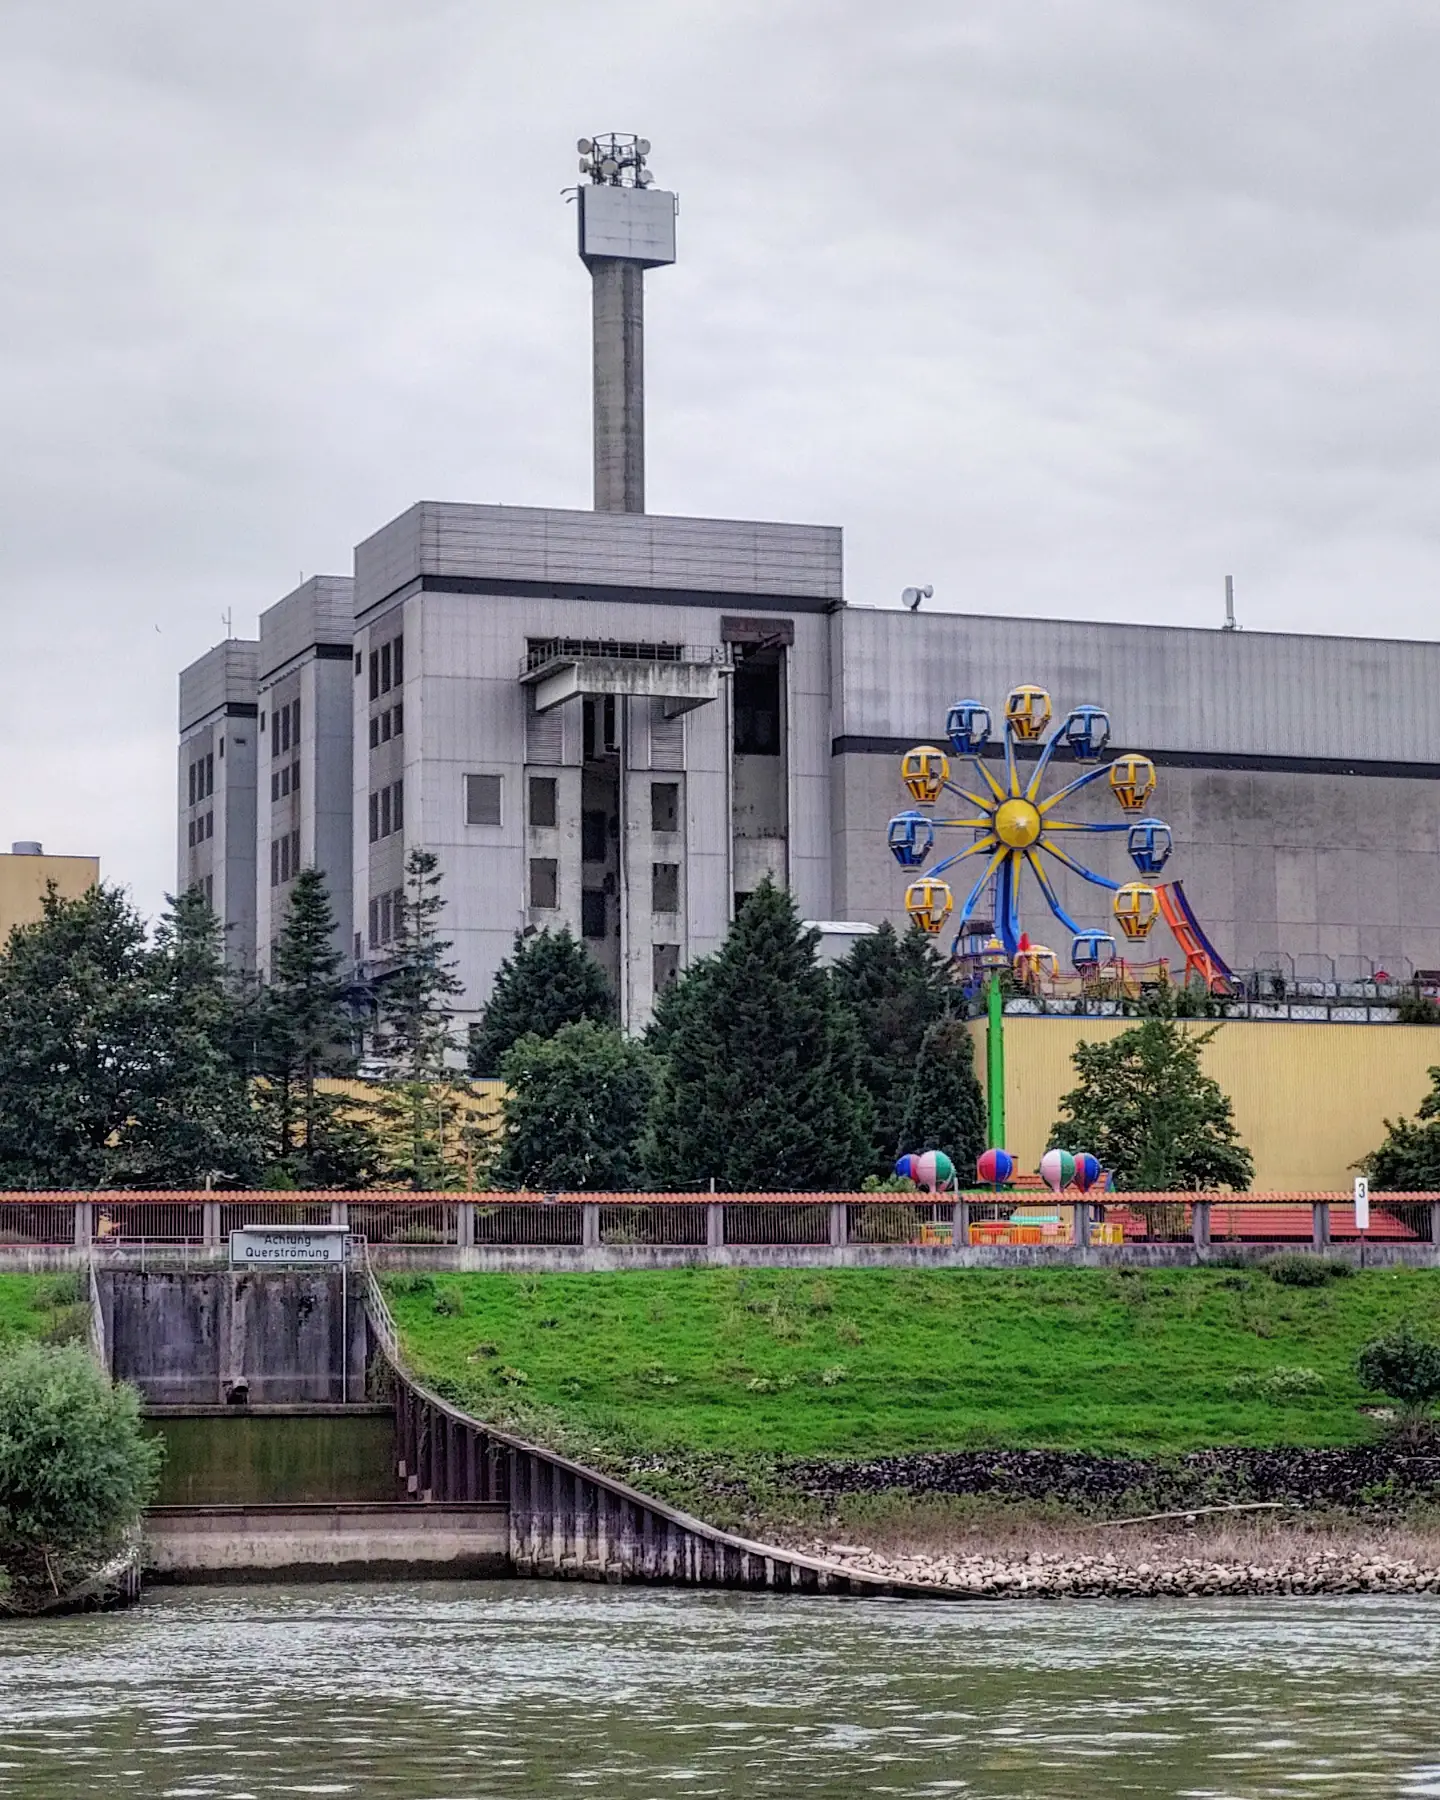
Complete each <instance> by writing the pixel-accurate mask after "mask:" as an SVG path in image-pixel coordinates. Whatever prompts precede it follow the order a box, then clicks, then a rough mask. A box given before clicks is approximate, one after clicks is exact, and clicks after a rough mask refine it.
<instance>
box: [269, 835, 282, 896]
mask: <svg viewBox="0 0 1440 1800" xmlns="http://www.w3.org/2000/svg"><path fill="white" fill-rule="evenodd" d="M270 885H271V887H279V885H280V840H279V838H271V840H270Z"/></svg>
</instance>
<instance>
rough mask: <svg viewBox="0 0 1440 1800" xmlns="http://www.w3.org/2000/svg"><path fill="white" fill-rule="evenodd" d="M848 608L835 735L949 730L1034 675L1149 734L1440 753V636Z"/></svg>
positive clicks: (1297, 752) (1170, 740)
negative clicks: (1435, 639)
mask: <svg viewBox="0 0 1440 1800" xmlns="http://www.w3.org/2000/svg"><path fill="white" fill-rule="evenodd" d="M835 624H836V631H837V635H838V637H839V641H840V654H839V656H838V658H837V662H838V665H839V668H840V676H839V687H840V694H839V700H838V704H837V706H836V709H835V721H834V731H835V735H836V736H843V735H858V736H865V735H870V736H879V737H909V738H912V739H915V740H916V741H934V742H936V743H943V742H944V730H945V712H946V708H947V707H948V706H949V705H950V703H951V702H952V701H954V700H958V699H962V698H967V697H971V696H973V697H974V698H975V699H977V700H982V701H984V702H985V704H986V705H988V706H989V707H990V708H991V710H992V712H994V713H995V715H996V717H997V719H998V717H999V709H1000V706H1001V704H1002V702H1003V701H1004V698H1005V695H1006V694H1007V693H1008V692H1009V690H1010V689H1011V688H1012V687H1014V686H1016V685H1017V683H1020V682H1026V681H1033V682H1038V683H1040V684H1041V686H1043V687H1046V688H1048V689H1049V690H1050V693H1051V696H1052V698H1053V700H1054V703H1055V709H1056V713H1057V716H1060V717H1063V716H1064V714H1065V713H1066V712H1067V711H1068V710H1069V708H1070V707H1072V706H1077V705H1080V704H1081V703H1082V702H1086V701H1089V702H1093V703H1094V704H1097V705H1100V706H1103V707H1105V708H1106V709H1107V710H1108V711H1109V712H1110V715H1111V717H1112V719H1113V721H1114V726H1115V742H1116V744H1117V745H1123V746H1127V747H1131V748H1136V749H1147V750H1206V751H1218V752H1229V753H1230V754H1232V755H1235V754H1239V755H1245V754H1248V755H1263V756H1321V757H1359V758H1367V759H1378V760H1381V761H1399V762H1429V763H1437V762H1440V707H1437V706H1436V704H1435V695H1436V693H1437V692H1440V643H1404V642H1395V641H1390V640H1384V639H1371V638H1342V637H1305V636H1300V635H1298V634H1282V633H1278V632H1261V631H1255V632H1250V631H1218V630H1217V631H1198V630H1193V629H1181V628H1178V627H1173V626H1156V625H1101V624H1074V623H1069V622H1065V621H1059V620H1053V619H1001V618H989V617H976V616H973V615H970V614H963V613H924V612H921V613H916V614H910V613H906V612H889V611H880V610H869V609H865V608H858V607H850V608H847V609H846V610H845V611H844V612H843V613H841V614H839V615H837V617H836V621H835ZM937 734H938V735H937Z"/></svg>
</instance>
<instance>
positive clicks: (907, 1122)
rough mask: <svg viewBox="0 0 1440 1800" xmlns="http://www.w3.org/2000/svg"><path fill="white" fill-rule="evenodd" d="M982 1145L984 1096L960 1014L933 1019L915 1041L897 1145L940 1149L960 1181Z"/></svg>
mask: <svg viewBox="0 0 1440 1800" xmlns="http://www.w3.org/2000/svg"><path fill="white" fill-rule="evenodd" d="M984 1148H985V1100H984V1096H983V1095H982V1094H981V1092H980V1083H979V1082H978V1081H977V1080H976V1077H975V1046H974V1044H973V1042H972V1040H971V1037H970V1032H969V1030H968V1028H967V1027H966V1024H965V1021H964V1020H963V1019H960V1018H955V1017H953V1016H952V1017H947V1018H941V1019H937V1020H936V1021H935V1023H934V1024H933V1025H932V1026H930V1028H929V1030H928V1031H927V1032H926V1033H925V1036H924V1037H923V1038H922V1039H921V1040H920V1053H919V1055H918V1057H917V1058H916V1059H915V1067H914V1071H913V1073H912V1075H911V1080H910V1093H909V1095H908V1097H907V1099H906V1103H905V1111H904V1114H903V1115H902V1119H901V1125H900V1143H899V1149H900V1150H901V1151H906V1150H916V1151H920V1150H943V1151H944V1152H945V1154H946V1155H947V1156H948V1157H949V1158H950V1160H951V1162H953V1163H954V1165H955V1169H956V1172H957V1173H958V1175H959V1176H960V1179H961V1181H962V1182H963V1181H965V1180H966V1178H967V1171H971V1172H973V1170H974V1166H975V1159H976V1158H977V1157H978V1156H979V1154H980V1152H981V1151H982V1150H983V1149H984ZM892 1167H893V1160H892ZM886 1172H887V1173H889V1171H888V1170H887V1171H886Z"/></svg>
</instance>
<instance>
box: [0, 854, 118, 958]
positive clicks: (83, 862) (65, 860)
mask: <svg viewBox="0 0 1440 1800" xmlns="http://www.w3.org/2000/svg"><path fill="white" fill-rule="evenodd" d="M99 879H100V858H99V857H98V856H0V945H3V944H4V942H5V940H6V938H8V937H9V935H10V929H11V927H12V926H14V925H28V924H29V923H30V921H31V920H32V919H38V918H39V917H40V903H41V901H42V900H43V899H44V898H45V885H46V883H47V882H50V881H53V882H54V883H55V887H56V891H57V892H58V893H59V894H60V895H61V896H62V897H63V898H64V899H66V900H78V899H79V898H80V896H81V895H82V894H83V893H85V892H86V890H87V889H89V888H92V887H94V886H95V884H96V883H97V882H98V881H99Z"/></svg>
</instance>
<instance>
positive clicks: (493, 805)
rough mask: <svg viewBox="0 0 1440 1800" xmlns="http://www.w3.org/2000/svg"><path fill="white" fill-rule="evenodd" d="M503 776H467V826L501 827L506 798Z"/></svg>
mask: <svg viewBox="0 0 1440 1800" xmlns="http://www.w3.org/2000/svg"><path fill="white" fill-rule="evenodd" d="M504 782H505V778H504V776H503V775H467V776H466V777H465V823H466V824H467V825H499V824H501V823H502V822H503V821H502V816H501V808H502V802H503V798H504Z"/></svg>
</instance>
